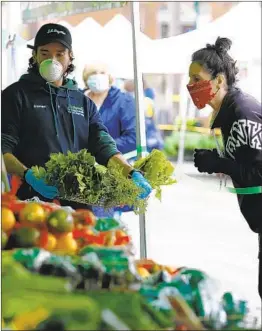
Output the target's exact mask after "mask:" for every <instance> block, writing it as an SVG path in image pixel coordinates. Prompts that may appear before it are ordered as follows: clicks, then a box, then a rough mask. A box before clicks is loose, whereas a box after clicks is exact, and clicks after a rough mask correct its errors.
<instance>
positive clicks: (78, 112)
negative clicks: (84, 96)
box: [67, 105, 85, 117]
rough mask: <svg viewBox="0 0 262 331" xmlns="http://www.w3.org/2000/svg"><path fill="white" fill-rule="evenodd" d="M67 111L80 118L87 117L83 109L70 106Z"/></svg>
mask: <svg viewBox="0 0 262 331" xmlns="http://www.w3.org/2000/svg"><path fill="white" fill-rule="evenodd" d="M67 110H68V112H69V113H72V114H76V115H80V116H83V117H84V116H85V115H84V108H83V107H77V106H72V105H69V106H68V108H67Z"/></svg>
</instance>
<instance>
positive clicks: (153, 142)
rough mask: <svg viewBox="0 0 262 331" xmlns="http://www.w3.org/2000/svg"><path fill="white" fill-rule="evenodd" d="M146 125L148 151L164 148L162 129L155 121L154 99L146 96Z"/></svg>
mask: <svg viewBox="0 0 262 331" xmlns="http://www.w3.org/2000/svg"><path fill="white" fill-rule="evenodd" d="M144 104H145V126H146V146H147V151H148V152H149V153H150V152H152V150H153V149H159V150H162V149H163V147H164V141H163V138H162V136H161V133H160V130H159V129H158V128H157V126H156V123H155V109H154V102H153V100H152V99H150V98H147V97H145V98H144Z"/></svg>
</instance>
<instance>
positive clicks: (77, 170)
mask: <svg viewBox="0 0 262 331" xmlns="http://www.w3.org/2000/svg"><path fill="white" fill-rule="evenodd" d="M135 168H137V169H140V170H141V171H143V172H144V175H145V177H146V178H147V180H148V181H149V183H150V184H151V185H152V187H153V188H154V189H156V190H157V196H158V197H159V198H160V196H161V189H160V185H169V184H172V183H174V181H173V180H172V179H171V178H170V176H171V175H172V174H173V171H174V168H173V166H172V165H171V163H170V162H169V161H167V160H166V158H165V156H164V154H163V153H162V152H160V151H156V150H154V151H153V152H152V153H151V154H150V155H149V156H147V157H146V158H142V159H141V160H139V161H137V162H136V164H135ZM32 170H33V173H34V175H35V176H36V177H37V178H39V179H40V178H43V179H45V182H46V183H47V184H49V185H54V186H56V187H57V188H58V190H59V195H60V197H61V198H63V199H65V200H68V201H75V202H80V203H84V204H87V205H93V206H102V207H104V208H105V209H107V208H111V207H115V206H121V205H128V206H130V207H133V208H134V211H135V212H136V213H139V212H140V213H141V212H144V211H145V209H146V206H147V200H140V199H138V196H139V194H140V193H141V188H138V187H137V186H136V185H135V184H134V183H133V181H132V180H130V179H129V178H126V177H125V176H124V175H123V172H122V167H121V166H120V165H118V164H116V163H112V164H110V167H108V168H106V167H104V166H101V165H98V164H96V163H95V158H94V157H93V156H92V155H91V154H90V153H89V152H88V151H87V150H85V149H83V150H81V151H80V152H78V153H72V152H68V153H67V154H66V155H65V154H62V153H58V154H51V156H50V160H49V161H48V162H47V163H46V164H45V168H42V167H37V166H34V167H32ZM164 172H165V173H164Z"/></svg>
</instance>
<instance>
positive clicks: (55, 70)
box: [39, 59, 63, 83]
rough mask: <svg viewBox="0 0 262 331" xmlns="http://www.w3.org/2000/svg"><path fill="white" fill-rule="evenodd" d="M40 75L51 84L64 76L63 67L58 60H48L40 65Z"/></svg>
mask: <svg viewBox="0 0 262 331" xmlns="http://www.w3.org/2000/svg"><path fill="white" fill-rule="evenodd" d="M39 73H40V75H41V76H42V77H43V78H44V79H45V80H46V81H47V82H49V83H53V82H56V81H58V80H59V79H61V78H62V76H63V66H62V64H61V63H60V62H58V61H56V60H51V59H47V60H44V61H43V62H41V63H40V66H39Z"/></svg>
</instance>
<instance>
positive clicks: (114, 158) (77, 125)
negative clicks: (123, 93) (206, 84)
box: [1, 23, 151, 209]
mask: <svg viewBox="0 0 262 331" xmlns="http://www.w3.org/2000/svg"><path fill="white" fill-rule="evenodd" d="M29 47H30V48H31V49H32V57H31V58H30V59H29V67H28V73H27V74H25V75H23V76H22V77H21V78H20V79H19V81H18V82H16V83H14V84H12V85H10V86H8V87H7V88H6V89H5V90H4V91H3V92H2V100H1V106H2V109H1V111H2V132H1V142H2V153H3V156H4V162H5V165H6V170H7V172H8V173H9V174H11V175H16V176H18V177H19V178H20V179H21V181H22V185H21V186H20V188H19V189H18V191H17V196H18V198H19V199H21V200H25V199H30V198H32V197H35V196H37V197H39V198H40V199H41V200H43V201H53V199H54V198H56V197H57V196H58V195H59V192H58V190H57V188H56V187H55V186H50V185H47V184H46V183H45V181H44V180H43V179H38V178H36V177H35V175H34V173H33V171H32V169H31V168H32V166H35V165H37V166H45V163H46V162H47V161H48V160H49V158H50V154H51V153H64V154H66V153H67V152H68V151H71V152H72V153H76V152H79V151H80V150H82V149H88V151H89V152H90V153H91V154H92V155H93V156H94V157H95V159H96V161H97V163H99V164H102V165H104V166H108V165H110V164H111V163H113V164H114V163H117V164H119V165H120V166H121V167H122V169H123V174H124V175H126V176H127V177H129V178H130V180H132V181H133V182H134V183H135V184H136V185H137V186H139V187H141V188H142V191H143V192H142V194H141V198H142V199H144V198H146V197H147V196H148V195H149V194H150V191H151V187H150V185H149V183H148V182H147V181H146V179H145V178H144V177H143V175H142V174H141V173H140V172H138V171H135V170H134V169H133V167H132V166H131V165H130V164H129V163H128V162H127V161H126V160H125V158H124V157H123V156H122V154H121V153H120V151H119V149H118V147H117V145H118V146H120V147H121V142H120V141H119V140H118V142H117V145H116V143H115V141H114V140H113V138H112V137H111V136H110V134H109V133H108V130H107V129H106V127H105V125H104V124H103V122H102V120H101V117H100V114H99V112H98V111H97V108H96V105H95V103H94V102H93V101H92V100H91V99H90V98H87V97H86V96H84V94H83V93H82V92H81V91H80V90H79V89H78V86H77V84H76V82H75V81H73V80H71V79H68V77H67V76H68V75H69V74H70V73H71V72H73V70H74V64H73V62H74V57H73V50H72V37H71V34H70V31H69V30H68V29H67V28H66V27H64V26H63V25H60V24H53V23H49V24H45V25H43V26H42V27H41V28H40V29H39V31H38V32H37V35H36V37H35V42H34V45H33V46H31V45H30V46H29ZM130 102H132V99H131V98H130ZM133 139H134V138H132V141H133ZM60 202H61V204H62V205H66V206H71V207H72V208H74V209H76V208H88V206H86V205H83V204H82V205H80V204H75V203H72V202H69V201H62V200H60Z"/></svg>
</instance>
